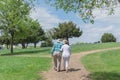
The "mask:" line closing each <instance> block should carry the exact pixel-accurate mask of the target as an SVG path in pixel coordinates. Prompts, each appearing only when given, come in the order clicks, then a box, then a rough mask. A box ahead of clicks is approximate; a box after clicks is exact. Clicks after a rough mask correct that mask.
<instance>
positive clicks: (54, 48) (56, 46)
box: [51, 42, 63, 54]
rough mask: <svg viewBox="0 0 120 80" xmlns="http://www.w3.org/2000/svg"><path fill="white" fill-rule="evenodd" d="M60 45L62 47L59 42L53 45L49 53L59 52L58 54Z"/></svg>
mask: <svg viewBox="0 0 120 80" xmlns="http://www.w3.org/2000/svg"><path fill="white" fill-rule="evenodd" d="M62 45H63V44H62V43H61V42H57V43H55V44H54V45H53V47H52V50H51V53H52V54H53V53H54V51H59V52H60V51H61V47H62Z"/></svg>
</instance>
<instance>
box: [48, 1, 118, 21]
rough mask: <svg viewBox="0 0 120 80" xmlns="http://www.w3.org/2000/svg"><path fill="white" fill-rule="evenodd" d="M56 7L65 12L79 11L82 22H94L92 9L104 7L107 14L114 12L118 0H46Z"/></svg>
mask: <svg viewBox="0 0 120 80" xmlns="http://www.w3.org/2000/svg"><path fill="white" fill-rule="evenodd" d="M46 1H48V2H49V3H50V4H51V5H52V6H55V7H56V9H63V10H64V11H65V12H75V13H79V15H80V17H81V18H82V19H83V21H84V22H87V21H90V22H91V23H94V18H95V16H94V15H93V10H94V9H100V8H102V9H106V10H108V14H112V13H113V12H114V8H115V7H117V6H118V3H119V2H120V0H46Z"/></svg>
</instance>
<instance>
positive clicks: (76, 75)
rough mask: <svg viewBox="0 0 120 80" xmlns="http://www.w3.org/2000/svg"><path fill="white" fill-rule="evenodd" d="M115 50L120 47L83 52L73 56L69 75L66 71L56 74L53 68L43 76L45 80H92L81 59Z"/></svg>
mask: <svg viewBox="0 0 120 80" xmlns="http://www.w3.org/2000/svg"><path fill="white" fill-rule="evenodd" d="M115 49H120V47H116V48H108V49H100V50H92V51H86V52H81V53H80V54H79V53H78V54H72V56H71V58H70V65H69V67H70V69H69V72H68V73H66V72H65V71H61V72H56V71H54V70H53V68H51V69H50V70H49V71H46V72H43V73H42V75H43V76H44V79H45V80H90V79H89V74H90V73H89V72H88V71H87V70H86V69H85V67H84V65H83V64H82V63H81V62H80V59H81V58H82V57H83V56H85V55H87V54H91V53H96V52H102V51H107V50H115Z"/></svg>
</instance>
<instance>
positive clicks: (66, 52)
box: [62, 44, 71, 56]
mask: <svg viewBox="0 0 120 80" xmlns="http://www.w3.org/2000/svg"><path fill="white" fill-rule="evenodd" d="M62 50H63V54H62V55H63V56H70V55H71V50H70V46H69V45H68V44H64V45H63V46H62Z"/></svg>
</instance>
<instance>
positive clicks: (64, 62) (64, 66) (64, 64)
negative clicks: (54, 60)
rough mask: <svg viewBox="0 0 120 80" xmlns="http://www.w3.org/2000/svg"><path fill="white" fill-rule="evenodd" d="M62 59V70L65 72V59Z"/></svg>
mask: <svg viewBox="0 0 120 80" xmlns="http://www.w3.org/2000/svg"><path fill="white" fill-rule="evenodd" d="M62 59H63V70H65V57H62Z"/></svg>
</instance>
